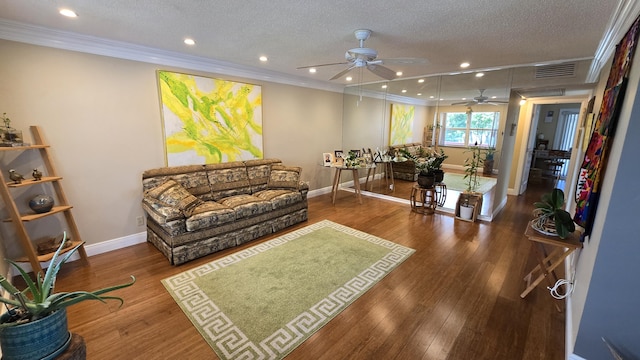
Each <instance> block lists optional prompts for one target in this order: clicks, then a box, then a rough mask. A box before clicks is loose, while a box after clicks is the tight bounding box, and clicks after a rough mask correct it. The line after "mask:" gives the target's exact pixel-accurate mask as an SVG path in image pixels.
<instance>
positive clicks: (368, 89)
mask: <svg viewBox="0 0 640 360" xmlns="http://www.w3.org/2000/svg"><path fill="white" fill-rule="evenodd" d="M588 66H589V62H588V61H584V62H577V63H575V69H576V71H577V72H581V71H582V72H584V71H586V70H587V69H588ZM538 70H539V69H538V68H537V67H534V66H530V67H518V68H510V69H496V70H491V69H489V70H484V71H471V72H464V73H463V72H461V73H456V74H446V75H437V76H427V77H422V78H411V79H397V80H393V81H380V82H374V83H367V84H356V85H352V86H348V87H346V88H345V91H344V114H343V148H345V149H362V148H371V149H372V150H376V149H387V148H388V147H389V145H390V127H391V109H392V106H393V104H400V105H407V106H412V107H413V111H414V116H413V125H412V129H411V130H412V133H411V137H410V139H411V140H410V141H409V142H413V143H423V144H425V143H429V144H433V145H436V144H437V146H438V147H439V148H441V149H443V150H444V152H445V154H446V155H447V156H448V158H447V159H446V161H445V163H444V166H443V169H444V170H445V173H446V172H447V171H449V172H451V173H462V174H463V172H464V163H465V159H467V158H468V157H470V156H471V155H470V153H469V152H468V151H469V150H468V147H467V144H465V145H460V144H457V145H451V143H450V142H447V141H445V140H447V138H446V135H445V134H444V133H443V132H442V131H440V130H442V127H439V125H441V124H444V121H445V118H446V116H447V114H452V113H464V114H472V113H477V112H481V113H496V114H497V116H498V121H497V124H496V127H495V129H493V131H494V133H495V143H494V144H495V148H496V153H495V156H494V165H493V171H492V172H491V175H487V177H489V178H493V179H495V182H496V185H497V187H502V188H504V189H505V191H500V196H501V197H502V196H506V185H504V184H506V182H507V181H508V178H509V173H510V171H511V169H510V167H509V166H503V167H500V159H501V157H502V152H503V151H508V152H513V146H514V141H513V140H511V141H507V142H505V136H507V137H509V136H513V135H514V133H513V131H512V129H511V128H512V127H513V128H515V125H514V124H510V125H511V126H509V128H508V129H507V128H505V124H507V120H508V119H509V116H510V115H509V114H508V110H511V111H512V112H518V110H519V108H518V104H517V103H518V101H519V99H520V97H519V96H515V95H513V94H520V93H522V94H528V93H532V92H533V91H534V90H538V91H547V90H556V89H558V90H561V94H558V95H564V94H565V93H566V92H568V91H570V90H567V89H570V88H571V87H575V88H582V89H584V88H585V87H589V85H584V84H581V83H580V82H581V81H580V78H581V75H580V74H577V75H576V76H573V77H571V78H567V77H565V78H551V79H537V78H536V74H537V71H538ZM523 96H524V95H523ZM510 100H511V102H512V103H511V104H509V101H510ZM514 103H515V104H514ZM514 116H515V117H516V118H515V120H514V119H512V121H516V122H517V116H518V114H515V115H514V114H511V117H512V118H513V117H514ZM434 128H435V129H436V131H434V130H433V129H434ZM432 140H433V141H434V142H433V143H431V141H432ZM503 143H506V144H507V146H509V147H510V148H509V149H503ZM492 145H493V144H492ZM508 158H509V159H511V157H508ZM504 165H508V164H504ZM498 169H500V171H498ZM480 172H482V170H480ZM463 175H464V174H463ZM481 175H482V174H481ZM396 181H401V180H396ZM446 182H447V181H446V179H445V183H446ZM399 185H402V183H399V184H397V186H395V188H394V189H390V188H389V187H387V186H386V185H385V186H384V187H383V186H378V187H375V186H374V187H373V188H371V189H370V190H371V192H373V193H376V194H381V195H383V196H389V197H393V198H396V199H401V200H406V201H407V202H408V201H409V200H408V199H409V196H410V189H411V186H399ZM450 190H451V189H450ZM453 190H454V191H449V196H448V197H449V199H448V201H447V203H446V204H445V206H444V207H443V210H444V211H447V212H453V210H454V208H455V203H456V200H457V197H458V194H459V191H455V190H456V189H453ZM493 193H494V192H492V191H489V192H488V193H487V194H485V200H484V204H483V207H482V211H481V213H480V218H481V219H482V218H484V219H487V220H490V219H491V217H492V214H493V210H494V209H495V208H496V206H497V203H499V202H501V201H502V199H494V197H493Z"/></svg>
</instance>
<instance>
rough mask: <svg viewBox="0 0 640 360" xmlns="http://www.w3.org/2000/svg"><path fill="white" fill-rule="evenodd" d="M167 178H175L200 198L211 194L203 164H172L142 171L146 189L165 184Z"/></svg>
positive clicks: (144, 188)
mask: <svg viewBox="0 0 640 360" xmlns="http://www.w3.org/2000/svg"><path fill="white" fill-rule="evenodd" d="M167 180H175V181H176V182H177V183H179V184H180V185H182V187H183V188H185V189H187V191H189V192H190V193H191V194H193V195H195V196H196V197H198V198H201V196H203V195H208V194H211V188H210V187H209V180H208V179H207V174H206V172H205V171H204V166H203V165H185V166H172V167H164V168H157V169H151V170H146V171H145V172H143V173H142V188H143V190H144V191H147V190H150V189H153V188H155V187H157V186H159V185H162V184H164V183H165V182H166V181H167Z"/></svg>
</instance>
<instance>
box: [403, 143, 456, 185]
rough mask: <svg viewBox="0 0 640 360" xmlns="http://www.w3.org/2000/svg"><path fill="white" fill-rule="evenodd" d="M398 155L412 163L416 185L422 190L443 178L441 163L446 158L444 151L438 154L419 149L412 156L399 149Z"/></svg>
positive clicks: (430, 150) (431, 149) (433, 151)
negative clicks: (416, 178) (416, 176)
mask: <svg viewBox="0 0 640 360" xmlns="http://www.w3.org/2000/svg"><path fill="white" fill-rule="evenodd" d="M400 153H401V154H402V155H403V156H404V157H406V158H408V159H410V160H412V161H413V163H414V164H415V167H416V172H417V173H418V185H420V186H421V187H424V188H430V187H433V185H434V184H435V183H436V182H441V181H442V180H443V177H444V172H443V171H442V163H443V162H444V160H445V159H446V158H447V157H448V156H447V155H445V153H444V150H442V149H440V152H438V151H436V150H434V149H433V148H426V149H425V148H423V147H421V148H420V149H419V151H418V153H417V154H412V153H410V152H409V151H407V150H406V149H400Z"/></svg>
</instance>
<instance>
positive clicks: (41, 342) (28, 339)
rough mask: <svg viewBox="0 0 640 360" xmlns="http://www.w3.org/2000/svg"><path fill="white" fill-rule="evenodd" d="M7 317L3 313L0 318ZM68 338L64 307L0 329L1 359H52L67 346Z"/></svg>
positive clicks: (69, 338)
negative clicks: (38, 317)
mask: <svg viewBox="0 0 640 360" xmlns="http://www.w3.org/2000/svg"><path fill="white" fill-rule="evenodd" d="M7 317H8V316H7V314H6V313H5V314H4V315H3V316H2V318H1V319H0V320H4V319H6V318H7ZM70 341H71V334H70V333H69V329H68V327H67V310H66V309H62V310H58V311H56V312H54V313H53V314H51V315H49V316H45V317H43V318H42V319H38V320H36V321H32V322H28V323H24V324H22V325H15V326H9V327H5V328H3V329H1V330H0V347H2V360H32V359H53V358H55V357H57V356H58V355H60V354H61V353H62V352H63V351H65V350H66V349H67V347H68V346H69V342H70ZM25 344H27V345H25Z"/></svg>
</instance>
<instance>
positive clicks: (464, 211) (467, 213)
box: [460, 205, 473, 220]
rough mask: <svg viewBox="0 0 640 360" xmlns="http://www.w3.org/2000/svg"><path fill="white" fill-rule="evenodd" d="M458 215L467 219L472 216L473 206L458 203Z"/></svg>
mask: <svg viewBox="0 0 640 360" xmlns="http://www.w3.org/2000/svg"><path fill="white" fill-rule="evenodd" d="M460 217H461V218H463V219H466V220H469V219H471V218H472V217H473V206H470V205H469V206H465V205H460Z"/></svg>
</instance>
